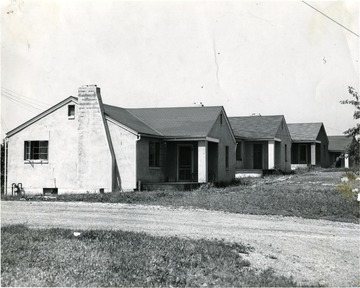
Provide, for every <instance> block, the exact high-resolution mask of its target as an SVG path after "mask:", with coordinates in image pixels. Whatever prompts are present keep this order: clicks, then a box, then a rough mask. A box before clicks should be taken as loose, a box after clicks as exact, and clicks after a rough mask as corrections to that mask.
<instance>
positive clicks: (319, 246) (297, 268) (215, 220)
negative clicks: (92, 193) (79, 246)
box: [1, 201, 360, 286]
mask: <svg viewBox="0 0 360 288" xmlns="http://www.w3.org/2000/svg"><path fill="white" fill-rule="evenodd" d="M1 222H2V223H1V225H2V226H3V225H7V224H15V223H24V224H26V225H28V226H29V227H40V228H48V227H60V228H70V229H74V230H81V229H113V230H117V229H121V230H127V231H143V232H148V233H151V234H155V235H177V236H181V237H191V238H208V239H211V238H218V239H225V240H227V241H236V242H242V243H244V244H250V245H251V246H253V247H254V248H255V251H254V252H252V253H250V254H249V255H245V256H244V257H245V258H248V259H249V260H250V262H251V264H252V265H253V267H256V268H259V269H264V268H267V267H272V268H274V270H275V272H276V273H278V274H279V275H284V276H291V275H292V276H293V277H294V279H295V281H297V282H298V283H299V284H302V285H321V286H359V285H360V275H359V273H360V272H359V271H360V267H359V254H360V252H359V243H360V237H359V236H360V230H359V228H360V226H359V225H358V224H353V223H341V222H331V221H325V220H309V219H302V218H295V217H280V216H258V215H243V214H232V213H223V212H213V211H205V210H198V209H196V210H193V209H178V208H177V209H175V208H174V209H172V208H165V207H160V206H143V205H127V204H109V203H82V202H76V203H75V202H25V201H24V202H23V201H3V202H1ZM4 241H6V239H4Z"/></svg>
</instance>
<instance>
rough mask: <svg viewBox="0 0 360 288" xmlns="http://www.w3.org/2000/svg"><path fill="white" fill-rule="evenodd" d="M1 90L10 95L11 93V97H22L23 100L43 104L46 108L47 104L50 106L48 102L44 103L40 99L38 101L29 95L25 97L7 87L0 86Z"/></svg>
mask: <svg viewBox="0 0 360 288" xmlns="http://www.w3.org/2000/svg"><path fill="white" fill-rule="evenodd" d="M1 90H2V91H3V92H5V93H8V94H10V95H12V96H13V97H16V98H19V99H22V98H23V99H24V101H27V102H32V103H36V104H37V105H38V106H43V107H44V108H48V107H49V106H51V105H50V104H48V103H45V102H42V101H39V100H35V99H33V98H30V97H27V96H25V95H23V94H20V93H18V92H15V91H13V90H11V89H8V88H5V87H1Z"/></svg>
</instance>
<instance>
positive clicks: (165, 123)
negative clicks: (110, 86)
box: [104, 105, 222, 137]
mask: <svg viewBox="0 0 360 288" xmlns="http://www.w3.org/2000/svg"><path fill="white" fill-rule="evenodd" d="M104 110H105V114H106V115H108V116H110V118H113V119H114V120H116V121H118V122H120V123H122V124H124V125H125V126H127V127H129V128H131V129H133V130H135V131H136V132H138V133H144V134H150V135H157V136H159V135H160V136H164V137H206V136H207V135H208V134H209V132H210V130H211V128H212V126H213V125H214V123H215V121H216V119H217V117H218V116H219V114H220V112H221V111H222V107H221V106H215V107H181V108H139V109H136V108H132V109H124V108H119V107H115V106H109V105H104Z"/></svg>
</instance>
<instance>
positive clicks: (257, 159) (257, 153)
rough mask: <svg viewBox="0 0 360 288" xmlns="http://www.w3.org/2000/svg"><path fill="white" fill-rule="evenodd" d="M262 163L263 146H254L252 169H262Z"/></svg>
mask: <svg viewBox="0 0 360 288" xmlns="http://www.w3.org/2000/svg"><path fill="white" fill-rule="evenodd" d="M262 162H263V145H262V144H254V163H253V164H254V169H262V168H263V167H262Z"/></svg>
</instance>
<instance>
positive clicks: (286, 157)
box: [285, 144, 288, 162]
mask: <svg viewBox="0 0 360 288" xmlns="http://www.w3.org/2000/svg"><path fill="white" fill-rule="evenodd" d="M287 154H288V151H287V144H285V162H287V161H288V156H287Z"/></svg>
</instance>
